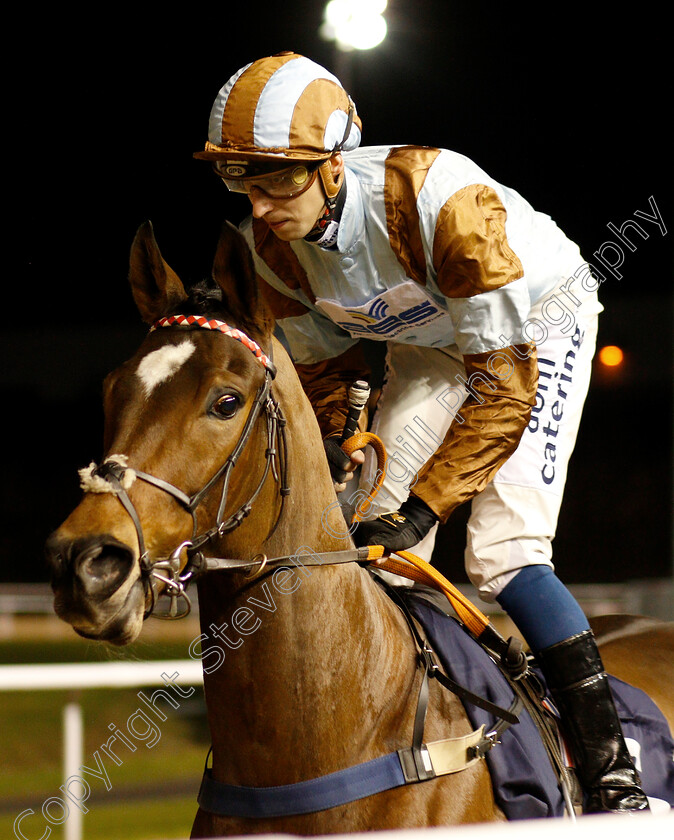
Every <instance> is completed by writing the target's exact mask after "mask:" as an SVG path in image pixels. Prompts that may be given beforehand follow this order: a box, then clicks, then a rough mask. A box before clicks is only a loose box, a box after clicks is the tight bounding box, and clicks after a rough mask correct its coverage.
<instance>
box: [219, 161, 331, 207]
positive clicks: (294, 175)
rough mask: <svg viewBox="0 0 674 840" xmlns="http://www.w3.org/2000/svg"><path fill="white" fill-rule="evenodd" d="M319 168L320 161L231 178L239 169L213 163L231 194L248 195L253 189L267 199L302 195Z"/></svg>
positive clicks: (226, 164)
mask: <svg viewBox="0 0 674 840" xmlns="http://www.w3.org/2000/svg"><path fill="white" fill-rule="evenodd" d="M319 166H320V161H319V162H317V163H312V164H308V165H307V164H304V163H298V164H296V165H295V166H286V167H284V168H283V169H279V170H277V171H276V172H269V173H266V174H264V175H254V176H250V177H233V172H232V170H234V171H235V170H236V169H240V167H238V166H236V165H231V164H229V163H227V161H221V160H216V161H214V162H213V169H214V170H215V171H216V173H217V174H218V175H219V176H220V177H221V178H222V180H223V181H224V182H225V186H226V187H227V189H228V190H230V191H231V192H237V193H245V194H246V195H250V191H251V190H252V189H253V188H255V189H258V190H260V191H261V192H263V193H264V194H265V195H267V196H269V198H295V197H296V196H298V195H302V193H303V192H306V190H308V189H309V187H310V186H311V185H312V184H313V182H314V181H315V179H316V172H317V170H318V167H319Z"/></svg>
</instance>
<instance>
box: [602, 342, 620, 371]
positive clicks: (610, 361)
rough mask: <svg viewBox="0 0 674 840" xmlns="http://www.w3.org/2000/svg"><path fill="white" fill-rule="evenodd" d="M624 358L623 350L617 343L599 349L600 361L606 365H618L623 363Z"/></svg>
mask: <svg viewBox="0 0 674 840" xmlns="http://www.w3.org/2000/svg"><path fill="white" fill-rule="evenodd" d="M624 358H625V356H624V353H623V351H622V350H621V349H620V347H616V345H615V344H608V345H606V347H602V348H601V350H600V351H599V361H600V362H601V363H602V365H605V366H606V367H618V365H621V364H622V363H623V360H624Z"/></svg>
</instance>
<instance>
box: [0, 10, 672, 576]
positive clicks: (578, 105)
mask: <svg viewBox="0 0 674 840" xmlns="http://www.w3.org/2000/svg"><path fill="white" fill-rule="evenodd" d="M323 6H324V4H323V2H321V1H320V0H316V2H301V1H300V0H286V2H284V3H275V4H270V3H269V4H268V3H255V4H252V3H251V4H242V3H227V2H225V3H220V4H213V5H212V6H209V7H208V8H209V14H208V15H207V14H206V13H205V9H206V7H204V6H203V5H200V6H187V5H185V4H180V5H176V6H174V7H172V9H171V10H168V9H167V8H166V6H164V5H163V4H161V5H159V4H158V5H157V6H156V7H153V4H141V7H140V10H134V11H133V12H129V13H128V14H121V13H119V12H114V13H113V12H111V11H109V12H104V13H103V14H102V15H100V16H99V13H98V12H97V14H96V17H95V19H93V18H92V19H91V20H89V19H88V18H87V17H83V16H82V14H77V15H76V14H75V13H74V12H70V11H64V8H65V7H49V8H48V10H47V12H40V13H39V15H38V14H37V12H35V13H33V14H32V15H31V17H30V18H29V16H28V13H19V15H20V18H19V23H16V24H14V27H15V28H14V30H13V31H12V30H11V29H10V27H7V29H6V41H7V43H8V44H9V43H13V44H14V46H16V47H17V49H16V51H15V56H16V58H15V66H14V67H13V68H12V69H13V73H12V74H11V76H7V77H6V80H5V86H6V91H5V103H6V107H5V113H6V114H7V113H9V119H8V120H6V129H5V134H6V136H7V143H6V147H5V148H6V152H5V174H6V180H9V184H10V189H9V191H5V196H6V199H8V201H7V200H6V209H7V210H8V211H9V215H10V217H11V218H10V221H9V228H8V229H7V226H6V230H7V234H6V241H5V253H6V254H7V253H8V254H9V255H10V259H9V265H8V274H7V277H6V280H5V289H6V290H8V292H9V300H8V301H6V308H5V313H4V315H5V317H4V319H3V320H4V325H3V332H2V342H3V353H2V356H3V373H2V376H3V382H2V386H3V387H2V394H3V396H4V400H3V403H4V408H5V416H6V418H7V424H8V429H9V431H10V438H9V440H7V441H6V442H5V446H4V449H5V459H4V462H5V468H4V470H3V476H4V481H3V483H2V485H3V486H2V514H3V517H4V518H5V522H4V526H3V528H2V536H1V540H2V543H1V550H2V553H1V555H0V557H1V564H0V580H1V579H4V580H45V579H46V571H45V568H44V565H43V561H42V544H43V542H44V539H45V537H46V536H47V535H48V533H49V532H50V531H51V530H52V529H53V528H54V527H56V526H57V525H58V524H59V522H60V521H61V520H62V519H63V518H64V517H65V516H66V515H67V513H68V511H69V510H70V509H71V508H72V507H73V506H74V504H76V502H77V500H78V498H79V491H78V488H77V476H76V469H77V468H79V467H81V466H83V465H85V464H87V463H88V462H89V461H91V460H96V459H98V458H99V457H100V455H101V430H102V420H101V412H100V407H99V405H100V384H101V380H102V378H103V376H104V375H105V373H107V372H108V371H109V370H110V369H111V368H113V367H114V366H116V365H117V364H118V363H120V362H121V361H123V360H124V359H125V358H126V357H128V355H130V353H132V352H133V350H134V349H135V347H136V345H137V344H138V343H139V341H140V339H141V337H142V335H143V332H144V328H143V326H142V325H141V323H140V319H139V318H138V315H137V313H136V311H135V309H134V307H133V304H132V300H131V295H130V292H129V289H128V285H127V281H126V274H127V268H128V253H129V247H130V244H131V241H132V239H133V235H134V232H135V230H136V228H137V227H138V225H139V224H140V223H141V222H143V221H144V220H145V219H151V220H152V222H153V224H154V227H155V233H156V236H157V239H158V241H159V244H160V247H161V248H162V251H163V253H164V256H165V258H166V259H167V261H168V262H169V263H170V264H171V265H172V266H173V268H174V269H175V270H176V271H177V272H178V273H179V274H180V275H181V276H182V278H183V280H185V281H186V282H189V281H190V280H196V279H199V278H200V277H201V276H203V275H205V274H208V273H209V272H210V264H211V259H212V255H213V252H214V248H215V243H216V240H217V236H218V231H219V229H220V226H221V224H222V222H223V219H225V218H227V219H229V220H230V221H232V222H234V223H238V222H240V221H241V219H242V218H243V217H244V216H245V215H246V213H247V202H246V200H245V198H242V197H240V196H230V195H228V194H227V192H226V190H225V188H224V186H223V185H222V184H221V183H220V182H219V181H218V179H217V178H216V177H215V176H214V175H213V174H212V172H211V171H210V167H209V165H208V164H207V163H204V162H201V161H195V160H193V158H192V153H193V152H194V151H197V150H199V149H201V148H202V147H203V143H204V141H205V139H206V130H207V122H208V114H209V111H210V107H211V104H212V101H213V99H214V97H215V95H216V93H217V91H218V90H219V88H220V87H221V86H222V84H224V82H225V81H226V80H227V78H228V77H229V76H230V75H232V74H233V73H234V72H235V71H236V70H237V69H238V68H239V67H241V66H242V65H244V64H246V63H248V62H249V61H252V60H254V59H256V58H259V57H261V56H263V55H270V54H273V53H276V52H279V51H281V50H287V49H291V50H295V51H297V52H300V53H303V54H304V55H307V56H309V57H310V58H313V59H314V60H316V61H318V62H319V63H321V64H324V65H325V66H327V67H328V68H329V69H331V70H333V72H337V73H338V74H339V73H343V77H344V79H345V83H346V84H347V86H348V88H349V89H350V92H351V94H352V96H353V98H354V100H355V102H356V105H357V107H358V112H359V115H360V116H361V119H362V121H363V127H364V130H363V144H364V145H379V144H392V143H413V144H422V145H432V146H441V147H446V148H450V149H453V150H455V151H458V152H461V153H463V154H466V155H467V156H469V157H471V158H472V159H473V160H475V161H476V162H477V163H478V164H479V165H480V166H482V168H484V169H486V170H487V172H489V173H490V175H492V177H494V178H496V179H497V180H498V181H500V182H501V183H504V184H506V185H508V186H510V187H512V188H514V189H516V190H517V191H518V192H520V193H522V194H523V195H524V196H525V197H526V198H527V199H528V200H529V201H530V202H531V203H532V204H533V206H534V207H535V208H536V209H538V210H541V211H543V212H545V213H548V214H549V215H551V216H552V217H553V219H555V220H556V221H557V222H558V223H559V225H560V226H561V227H562V228H563V229H564V230H565V232H566V233H567V234H568V235H569V236H570V237H571V238H572V239H575V240H576V241H577V242H578V243H579V244H580V246H581V250H582V251H583V253H584V255H585V257H586V259H590V260H591V259H592V255H593V254H594V253H595V252H597V251H599V253H600V254H603V255H605V256H606V257H607V258H608V259H611V260H613V261H617V260H618V257H619V252H618V251H617V249H616V247H615V245H616V244H618V245H620V241H619V237H618V236H617V235H616V234H615V233H614V231H613V230H612V229H610V228H609V224H611V225H613V226H615V228H618V229H620V228H621V226H622V225H623V224H624V223H625V222H626V221H627V220H629V219H631V220H633V221H636V220H637V219H638V214H636V211H640V212H642V213H651V212H652V208H653V206H657V208H658V211H659V213H660V214H661V216H662V219H663V220H664V224H665V225H666V227H667V234H666V235H663V233H662V231H661V230H660V229H659V228H658V227H657V226H656V225H655V224H653V223H648V222H645V221H643V216H642V217H641V219H642V221H641V222H640V224H641V225H642V227H643V229H644V230H647V231H648V233H649V236H648V239H642V238H640V237H638V236H637V237H636V238H633V241H634V242H635V244H636V249H635V250H634V251H630V250H628V249H627V247H625V246H624V245H623V248H622V250H623V253H624V262H623V264H622V265H621V266H620V267H619V268H618V269H617V272H618V273H619V274H621V275H622V276H621V278H620V279H618V278H617V277H615V276H611V277H610V279H609V280H607V282H606V283H604V284H603V286H602V289H601V299H602V302H603V303H604V306H605V309H606V311H605V313H604V315H603V316H602V321H601V328H600V345H602V344H619V345H620V346H621V347H622V348H623V349H624V351H625V354H626V362H625V365H624V366H623V368H622V369H621V370H620V371H619V372H618V374H615V375H612V376H609V375H608V374H607V373H606V372H605V371H602V370H601V369H599V367H598V368H597V370H596V372H595V381H594V387H593V388H592V391H591V395H590V397H589V399H588V402H587V407H586V413H585V417H584V421H583V425H582V426H581V433H580V437H579V441H578V444H577V448H576V453H575V455H574V458H573V460H572V462H571V468H570V474H569V480H568V483H567V493H566V499H565V504H564V507H563V511H562V517H561V520H560V528H559V532H558V537H557V539H556V541H555V554H556V558H557V561H558V565H559V570H560V573H561V576H562V577H563V578H565V579H566V580H567V581H568V582H572V583H573V582H585V581H618V580H626V579H630V578H646V577H660V576H666V575H669V574H671V568H672V521H671V510H672V482H671V474H672V369H673V367H672V250H671V242H672V236H673V235H674V234H673V233H672V230H671V228H672V223H673V215H672V197H671V190H672V184H673V180H672V166H671V157H672V137H671V129H670V119H671V104H672V102H671V87H672V86H671V67H670V62H669V51H670V50H671V47H670V43H669V42H670V40H671V39H670V34H671V33H670V32H669V27H666V26H665V24H664V21H663V20H662V19H661V11H660V10H661V7H660V6H656V4H654V3H640V4H636V5H633V6H630V7H621V9H622V10H619V9H618V7H616V6H614V5H613V4H603V3H594V4H588V3H585V4H582V5H581V4H578V5H574V4H563V5H559V6H555V5H552V6H551V5H547V6H544V7H543V6H533V5H529V4H512V5H506V4H503V3H491V2H487V3H480V4H477V3H467V2H450V0H391V2H389V8H388V10H387V13H386V17H387V20H388V24H389V35H388V37H387V39H386V41H385V42H384V43H383V44H382V45H381V46H380V47H378V48H377V49H375V50H373V51H371V52H369V53H351V54H349V55H348V56H347V57H345V56H344V55H341V56H340V55H338V54H337V53H336V52H335V50H334V49H333V47H332V46H331V45H330V44H328V43H326V42H325V41H322V40H320V38H319V37H318V34H317V33H318V28H319V26H320V22H321V15H322V10H323ZM108 8H110V9H112V8H113V7H108ZM588 8H589V9H590V13H591V14H592V15H593V17H592V19H588V18H587V14H588V11H587V10H588ZM532 9H535V10H537V12H536V13H535V14H533V15H532ZM625 11H627V12H629V14H625ZM106 15H107V16H106ZM7 105H8V106H9V107H7ZM7 176H9V177H8V179H7ZM649 201H650V202H651V203H649ZM653 202H654V204H653ZM635 214H636V215H635ZM615 228H614V229H615ZM607 242H612V243H614V246H613V247H611V246H607V245H606V243H607ZM466 513H467V511H463V510H461V511H459V512H458V513H457V515H456V517H455V521H454V522H452V523H451V524H450V526H448V527H447V529H446V530H445V533H444V534H443V537H442V541H441V543H440V549H439V550H440V552H441V554H442V556H441V557H439V562H440V564H441V565H442V567H443V570H444V571H445V572H448V573H449V574H450V575H451V576H452V577H453V578H454V579H455V580H457V581H459V582H460V581H462V580H463V579H464V576H463V570H462V558H461V553H462V539H463V523H464V521H465V515H466Z"/></svg>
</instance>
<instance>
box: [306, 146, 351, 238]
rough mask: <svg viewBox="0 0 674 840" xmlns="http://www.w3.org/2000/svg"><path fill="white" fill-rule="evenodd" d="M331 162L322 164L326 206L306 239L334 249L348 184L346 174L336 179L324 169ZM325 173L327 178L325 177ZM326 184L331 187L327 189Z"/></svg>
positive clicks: (321, 170)
mask: <svg viewBox="0 0 674 840" xmlns="http://www.w3.org/2000/svg"><path fill="white" fill-rule="evenodd" d="M328 163H329V162H328V161H326V162H325V163H323V164H321V167H320V170H319V171H320V174H321V183H322V184H323V192H324V193H325V204H324V205H323V211H322V212H321V215H320V216H319V217H318V220H317V221H316V224H315V225H314V226H313V228H312V229H311V230H310V231H309V233H308V234H307V235H306V236H305V237H304V238H305V239H306V240H307V242H312V243H313V244H315V245H318V246H320V247H321V248H332V247H334V245H335V244H336V242H337V233H338V231H339V220H340V218H341V216H342V208H343V207H344V199H345V198H346V183H345V179H344V174H343V173H340V175H339V176H338V177H337V178H336V179H335V178H333V176H332V170H330V169H329V167H328V168H327V170H324V169H323V167H325V166H326V164H328ZM324 171H325V173H326V174H325V176H324ZM326 182H328V183H329V186H328V187H326Z"/></svg>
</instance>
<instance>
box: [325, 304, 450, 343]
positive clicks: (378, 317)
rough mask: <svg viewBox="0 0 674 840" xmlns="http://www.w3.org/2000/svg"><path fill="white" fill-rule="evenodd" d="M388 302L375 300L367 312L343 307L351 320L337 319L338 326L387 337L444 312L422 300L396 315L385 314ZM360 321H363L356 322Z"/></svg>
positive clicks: (419, 324) (426, 322)
mask: <svg viewBox="0 0 674 840" xmlns="http://www.w3.org/2000/svg"><path fill="white" fill-rule="evenodd" d="M388 308H389V307H388V304H387V303H386V302H385V301H383V300H375V301H374V303H373V304H372V306H371V307H370V308H369V310H368V311H367V313H364V312H359V311H358V310H355V309H345V310H344V311H345V312H346V313H347V314H348V315H350V316H351V318H352V319H353V320H351V321H337V324H338V325H339V326H340V327H343V328H344V329H345V330H347V331H348V332H351V333H360V334H362V335H363V336H365V335H368V334H369V335H377V336H386V337H388V338H390V337H392V336H394V335H397V334H398V333H400V332H402V331H403V330H406V329H407V328H408V327H411V326H424V324H429V323H431V322H432V321H435V319H436V318H437V317H438V316H441V315H444V314H445V313H444V312H443V311H442V310H441V309H440V308H439V307H437V306H436V305H435V304H434V303H433V302H432V301H430V300H424V301H422V303H418V304H416V305H415V306H410V308H409V309H405V310H403V311H402V312H399V313H398V314H397V315H388V316H387V315H386V312H387V311H388ZM358 321H362V322H364V323H358Z"/></svg>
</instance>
